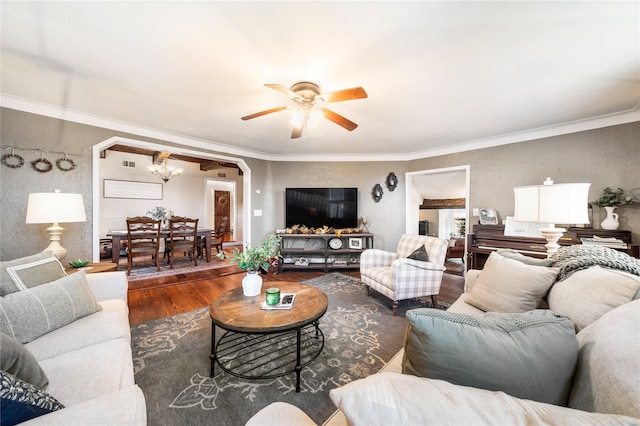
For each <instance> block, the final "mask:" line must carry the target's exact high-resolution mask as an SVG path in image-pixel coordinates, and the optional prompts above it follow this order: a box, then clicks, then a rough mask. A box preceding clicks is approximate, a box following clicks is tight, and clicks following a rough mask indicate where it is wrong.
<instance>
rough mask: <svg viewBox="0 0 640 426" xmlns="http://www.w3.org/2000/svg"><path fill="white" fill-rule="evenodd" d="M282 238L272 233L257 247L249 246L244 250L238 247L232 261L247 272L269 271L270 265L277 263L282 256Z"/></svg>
mask: <svg viewBox="0 0 640 426" xmlns="http://www.w3.org/2000/svg"><path fill="white" fill-rule="evenodd" d="M280 240H281V239H280V237H278V236H276V235H273V234H272V235H269V236H268V237H267V239H266V240H264V241H263V242H261V243H260V244H259V245H257V246H255V247H247V248H246V249H245V250H244V251H242V252H240V251H238V250H237V249H236V250H235V252H234V253H233V257H232V259H231V262H232V263H235V264H236V265H238V268H240V269H242V270H243V271H247V272H257V271H259V270H260V269H264V270H265V271H268V270H269V267H270V266H275V265H277V262H278V259H279V258H280V251H279V250H278V248H279V247H280Z"/></svg>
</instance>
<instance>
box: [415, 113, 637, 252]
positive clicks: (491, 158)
mask: <svg viewBox="0 0 640 426" xmlns="http://www.w3.org/2000/svg"><path fill="white" fill-rule="evenodd" d="M464 164H469V165H470V172H471V188H470V201H469V208H470V209H472V208H474V207H478V208H482V207H492V208H494V209H496V211H497V212H498V214H499V216H500V217H501V218H504V217H506V216H508V215H513V208H514V196H513V187H514V186H521V185H535V184H541V183H542V181H544V179H545V178H546V177H547V176H550V177H551V178H552V179H553V180H554V181H555V182H557V183H569V182H590V183H591V188H590V191H589V199H590V200H595V199H597V198H598V197H599V195H600V193H601V192H602V190H603V189H604V188H605V187H606V186H611V187H613V188H616V187H622V188H624V189H627V190H629V189H631V188H640V122H635V123H629V124H624V125H619V126H612V127H605V128H602V129H597V130H591V131H586V132H578V133H572V134H568V135H563V136H556V137H551V138H545V139H540V140H535V141H529V142H522V143H516V144H511V145H503V146H498V147H494V148H486V149H481V150H475V151H468V152H461V153H458V154H452V155H445V156H440V157H433V158H425V159H421V160H416V161H411V162H410V163H409V169H410V170H411V171H416V170H428V169H437V168H441V167H450V166H458V165H464ZM618 213H619V214H620V222H621V224H620V229H624V230H631V231H632V232H633V241H634V243H635V244H638V243H640V206H629V207H621V208H619V209H618ZM604 216H605V215H604V209H601V208H598V207H596V208H594V211H593V222H594V223H593V227H594V228H599V227H600V222H601V221H602V220H603V219H604ZM477 220H478V219H477V218H472V220H471V223H477Z"/></svg>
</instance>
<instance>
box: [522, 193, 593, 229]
mask: <svg viewBox="0 0 640 426" xmlns="http://www.w3.org/2000/svg"><path fill="white" fill-rule="evenodd" d="M590 186H591V184H590V183H564V184H554V185H531V186H520V187H516V188H513V191H514V194H515V213H514V220H516V221H519V222H538V223H548V224H556V223H560V224H585V223H589V211H588V205H589V187H590Z"/></svg>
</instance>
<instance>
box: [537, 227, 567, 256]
mask: <svg viewBox="0 0 640 426" xmlns="http://www.w3.org/2000/svg"><path fill="white" fill-rule="evenodd" d="M565 232H567V230H566V229H564V228H541V229H540V233H541V234H542V236H543V237H544V238H546V240H547V244H545V245H544V246H545V247H546V248H547V258H550V257H551V256H553V254H554V253H555V252H557V251H558V249H559V248H560V244H558V240H559V239H560V237H562V234H564V233H565Z"/></svg>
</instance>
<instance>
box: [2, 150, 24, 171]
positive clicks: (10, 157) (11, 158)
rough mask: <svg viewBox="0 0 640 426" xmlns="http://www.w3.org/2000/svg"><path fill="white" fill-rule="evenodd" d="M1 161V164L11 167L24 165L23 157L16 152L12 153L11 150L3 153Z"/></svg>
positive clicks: (15, 167)
mask: <svg viewBox="0 0 640 426" xmlns="http://www.w3.org/2000/svg"><path fill="white" fill-rule="evenodd" d="M1 161H2V164H4V165H5V166H7V167H9V168H11V169H18V168H20V167H22V166H24V158H22V157H20V156H19V155H18V154H14V153H13V152H12V153H11V154H5V155H3V156H2V159H1Z"/></svg>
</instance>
